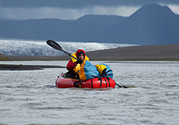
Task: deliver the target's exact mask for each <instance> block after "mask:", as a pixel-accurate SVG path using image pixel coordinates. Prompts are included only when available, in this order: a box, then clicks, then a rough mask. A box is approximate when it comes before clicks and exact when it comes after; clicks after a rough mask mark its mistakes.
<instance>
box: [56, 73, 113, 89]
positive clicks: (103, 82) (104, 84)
mask: <svg viewBox="0 0 179 125" xmlns="http://www.w3.org/2000/svg"><path fill="white" fill-rule="evenodd" d="M55 84H56V87H57V88H72V87H77V88H93V89H98V88H115V85H116V82H115V81H114V80H113V79H112V78H105V77H102V78H100V79H99V78H92V79H88V80H85V81H81V82H80V81H79V80H78V79H72V78H68V77H66V75H65V73H62V74H61V75H60V76H59V77H58V78H57V79H56V82H55Z"/></svg>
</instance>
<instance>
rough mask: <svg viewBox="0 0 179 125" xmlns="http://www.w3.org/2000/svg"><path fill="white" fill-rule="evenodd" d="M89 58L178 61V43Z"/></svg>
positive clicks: (109, 51)
mask: <svg viewBox="0 0 179 125" xmlns="http://www.w3.org/2000/svg"><path fill="white" fill-rule="evenodd" d="M86 54H87V55H88V57H89V58H90V60H95V61H97V60H107V61H179V44H170V45H150V46H131V47H121V48H114V49H106V50H98V51H91V52H87V53H86ZM6 57H7V58H9V59H10V60H16V61H17V60H18V61H20V60H22V61H24V60H46V61H50V60H70V59H71V58H70V57H69V56H6Z"/></svg>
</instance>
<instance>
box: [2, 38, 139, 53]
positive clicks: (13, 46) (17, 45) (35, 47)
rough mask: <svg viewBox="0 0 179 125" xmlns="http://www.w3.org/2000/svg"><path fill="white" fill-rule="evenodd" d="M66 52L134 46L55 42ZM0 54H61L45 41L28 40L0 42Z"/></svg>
mask: <svg viewBox="0 0 179 125" xmlns="http://www.w3.org/2000/svg"><path fill="white" fill-rule="evenodd" d="M57 42H58V43H59V45H60V46H61V47H62V48H63V49H64V50H66V51H67V52H70V53H74V52H76V50H77V49H84V50H85V51H94V50H103V49H110V48H118V47H126V46H136V45H135V44H116V43H95V42H88V43H86V42H85V43H83V42H63V41H57ZM0 53H2V54H5V55H31V56H57V55H64V53H63V52H61V51H59V50H55V49H53V48H51V47H50V46H48V45H47V44H46V41H32V40H31V41H30V40H12V39H11V40H5V39H4V40H0Z"/></svg>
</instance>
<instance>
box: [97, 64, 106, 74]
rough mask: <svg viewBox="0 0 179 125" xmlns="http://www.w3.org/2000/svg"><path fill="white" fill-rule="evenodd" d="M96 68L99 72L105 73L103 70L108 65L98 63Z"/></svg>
mask: <svg viewBox="0 0 179 125" xmlns="http://www.w3.org/2000/svg"><path fill="white" fill-rule="evenodd" d="M96 68H97V70H98V72H99V73H100V74H103V70H104V69H107V67H106V66H105V65H102V64H97V65H96Z"/></svg>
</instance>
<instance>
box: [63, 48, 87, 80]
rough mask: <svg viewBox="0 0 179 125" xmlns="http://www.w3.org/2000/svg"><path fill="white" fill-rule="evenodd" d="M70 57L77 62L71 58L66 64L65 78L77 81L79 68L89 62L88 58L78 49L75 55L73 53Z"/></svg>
mask: <svg viewBox="0 0 179 125" xmlns="http://www.w3.org/2000/svg"><path fill="white" fill-rule="evenodd" d="M72 56H74V57H76V58H78V60H76V59H74V58H73V57H72V58H71V60H70V61H69V62H68V64H67V66H66V68H67V70H68V72H67V73H66V76H67V77H70V78H76V79H79V76H78V72H79V70H80V68H81V64H82V63H83V62H85V61H86V60H88V61H89V58H88V57H87V56H86V54H85V51H84V50H82V49H78V50H77V51H76V53H73V54H72Z"/></svg>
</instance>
